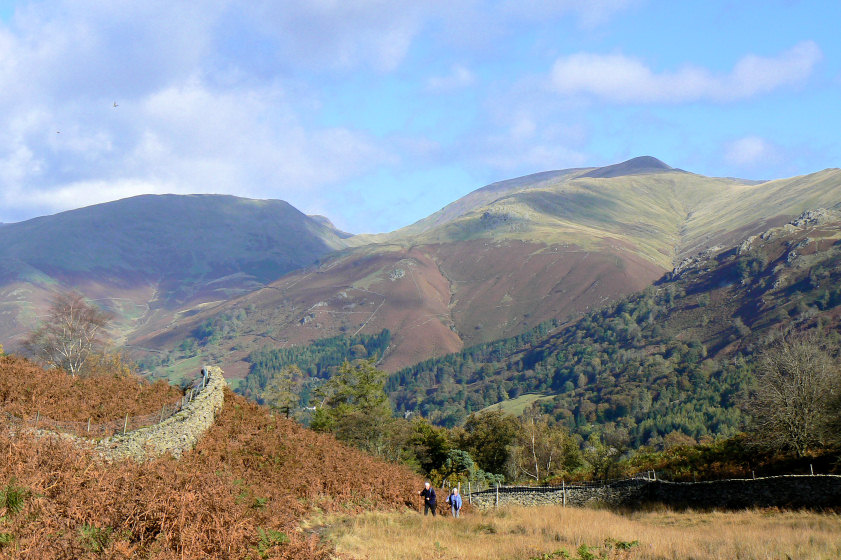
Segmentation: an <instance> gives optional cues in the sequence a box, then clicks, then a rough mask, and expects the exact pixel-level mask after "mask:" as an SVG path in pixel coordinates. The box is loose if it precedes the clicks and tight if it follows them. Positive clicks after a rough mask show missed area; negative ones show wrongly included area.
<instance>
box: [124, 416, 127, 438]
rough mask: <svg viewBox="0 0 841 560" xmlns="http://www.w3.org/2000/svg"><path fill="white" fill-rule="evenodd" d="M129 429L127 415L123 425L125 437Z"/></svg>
mask: <svg viewBox="0 0 841 560" xmlns="http://www.w3.org/2000/svg"><path fill="white" fill-rule="evenodd" d="M127 429H128V414H126V421H125V423H124V424H123V435H126V430H127Z"/></svg>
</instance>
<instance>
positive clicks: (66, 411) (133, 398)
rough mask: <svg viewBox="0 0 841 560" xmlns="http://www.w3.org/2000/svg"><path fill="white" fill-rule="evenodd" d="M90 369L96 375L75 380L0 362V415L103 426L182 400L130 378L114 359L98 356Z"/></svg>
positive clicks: (17, 360)
mask: <svg viewBox="0 0 841 560" xmlns="http://www.w3.org/2000/svg"><path fill="white" fill-rule="evenodd" d="M93 367H94V368H96V369H97V370H98V371H100V373H101V374H99V375H94V376H90V377H77V376H71V375H68V374H67V373H65V372H64V371H63V370H60V369H49V370H45V369H43V368H41V367H39V366H38V365H36V364H33V363H32V362H29V361H27V360H25V359H23V358H21V357H18V356H13V355H7V356H0V411H5V412H7V413H9V414H14V415H15V416H18V417H20V418H24V417H25V418H28V417H31V416H34V415H35V414H36V413H40V415H41V416H46V417H49V418H52V419H54V420H68V421H76V422H86V421H87V420H88V419H89V418H90V419H91V420H92V421H93V422H104V421H107V420H116V419H120V418H122V417H123V416H125V415H126V414H128V415H130V416H137V415H142V414H149V413H151V412H155V411H157V410H160V409H161V407H162V406H163V405H165V404H170V403H173V402H175V401H177V400H178V399H179V398H180V397H181V395H182V393H181V391H180V390H179V389H178V388H177V387H173V386H172V385H169V384H168V383H166V382H164V381H157V382H155V383H149V382H147V381H145V380H144V379H143V378H140V377H138V376H136V375H133V374H131V372H130V369H129V368H128V367H126V366H125V365H123V364H122V362H121V359H120V357H119V356H98V357H96V359H95V363H94V364H93Z"/></svg>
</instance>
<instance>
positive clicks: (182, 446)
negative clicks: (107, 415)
mask: <svg viewBox="0 0 841 560" xmlns="http://www.w3.org/2000/svg"><path fill="white" fill-rule="evenodd" d="M207 374H208V375H207V381H206V383H205V387H204V388H203V389H202V390H201V391H200V392H199V393H198V394H197V395H196V396H195V397H194V398H193V399H192V400H191V401H190V402H188V403H187V404H185V405H184V407H183V408H182V409H181V410H180V411H179V412H177V413H176V414H174V415H172V416H170V417H169V418H167V419H165V420H164V421H163V422H160V423H159V424H155V425H153V426H148V427H145V428H140V429H138V430H134V431H132V432H127V433H126V434H120V435H115V436H112V437H109V438H105V439H103V440H101V441H100V442H98V443H97V444H96V445H95V446H94V450H95V451H96V452H97V453H99V455H101V456H102V457H103V458H105V459H107V460H120V459H126V458H131V459H134V460H136V461H145V460H148V459H151V458H153V457H157V456H160V455H164V454H167V453H168V454H170V455H172V456H173V457H175V458H176V459H177V458H179V457H181V455H182V453H184V452H185V451H189V450H190V449H192V448H193V447H195V446H196V444H197V443H198V441H199V440H200V439H201V437H202V436H203V435H204V434H205V432H207V430H209V429H210V427H211V426H212V425H213V422H214V421H215V420H216V415H217V414H219V411H221V410H222V405H223V402H224V394H225V387H226V386H227V382H226V381H225V376H224V374H223V372H222V370H221V369H220V368H218V367H208V368H207Z"/></svg>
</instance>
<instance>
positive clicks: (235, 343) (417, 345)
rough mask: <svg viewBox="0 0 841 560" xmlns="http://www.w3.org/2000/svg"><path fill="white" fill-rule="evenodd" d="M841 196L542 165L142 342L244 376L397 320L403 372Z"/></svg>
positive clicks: (563, 313)
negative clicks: (277, 352) (287, 355)
mask: <svg viewBox="0 0 841 560" xmlns="http://www.w3.org/2000/svg"><path fill="white" fill-rule="evenodd" d="M839 204H841V171H839V170H838V169H827V170H824V171H821V172H818V173H814V174H810V175H804V176H801V177H794V178H789V179H780V180H775V181H766V182H761V183H757V182H754V181H747V180H739V179H731V178H715V177H704V176H702V175H698V174H694V173H690V172H687V171H683V170H679V169H674V168H672V167H670V166H668V165H667V164H665V163H663V162H661V161H659V160H657V159H655V158H652V157H641V158H635V159H633V160H629V161H627V162H623V163H621V164H617V165H612V166H607V167H602V168H583V169H568V170H559V171H550V172H546V173H538V174H535V175H529V176H526V177H522V178H519V179H513V180H510V181H503V182H499V183H494V184H492V185H488V186H486V187H483V188H481V189H479V190H477V191H474V192H473V193H470V194H468V195H467V196H465V197H463V198H462V199H459V200H457V201H455V202H453V203H452V204H450V205H448V206H447V207H445V208H443V209H442V210H440V211H439V212H436V213H435V214H433V215H431V216H429V217H428V218H425V219H423V220H421V221H419V222H417V223H415V224H412V225H410V226H408V227H406V228H403V229H400V230H397V231H395V232H391V233H388V234H381V235H376V236H355V237H352V238H350V239H347V240H346V241H347V244H348V246H349V247H348V248H347V249H344V250H342V251H340V252H337V253H333V254H331V255H328V256H325V257H324V258H322V259H321V260H320V262H319V263H318V265H317V266H312V267H308V268H306V269H303V270H299V271H295V272H292V273H290V274H288V275H286V276H283V277H281V278H279V279H277V280H275V281H274V282H272V283H270V284H269V285H267V286H266V287H264V288H261V289H258V290H256V291H254V292H251V293H249V294H246V295H244V296H242V297H241V298H237V299H235V300H231V301H229V302H227V303H224V304H221V305H219V306H217V307H214V308H207V309H203V310H199V311H198V312H197V313H195V314H194V315H190V316H182V317H179V320H178V321H176V322H174V323H173V324H172V325H169V326H167V328H165V329H160V330H158V331H152V330H147V331H145V332H144V333H142V336H138V337H136V338H134V339H133V343H134V344H136V345H138V346H143V347H147V348H154V349H158V350H168V351H169V352H168V353H165V354H163V355H158V356H157V358H156V360H155V362H156V363H155V367H157V366H161V365H162V366H165V367H167V368H169V371H171V372H174V371H177V368H178V364H179V363H180V362H183V361H185V360H190V359H194V356H195V355H197V354H199V355H201V356H203V358H202V359H209V360H212V361H219V362H220V363H221V364H222V365H223V366H224V367H225V370H226V372H228V374H230V375H232V376H233V377H244V376H245V375H246V374H247V372H248V371H249V369H250V367H251V366H250V363H249V361H248V356H249V355H250V354H251V353H252V352H253V351H255V350H258V349H261V348H266V347H268V348H278V347H286V346H289V345H297V344H306V343H307V342H309V341H312V340H316V339H322V338H328V337H332V336H337V335H342V334H346V335H356V334H369V335H374V334H377V333H379V332H381V331H382V330H383V329H388V330H389V331H390V333H391V343H390V346H389V349H388V351H387V352H386V353H385V356H383V357H382V361H381V364H382V366H383V367H384V368H386V369H388V370H390V371H396V370H398V369H400V368H402V367H405V366H408V365H411V364H414V363H417V362H419V361H422V360H425V359H428V358H430V357H431V356H438V355H443V354H447V353H449V352H454V351H458V350H460V349H461V348H463V347H466V346H472V345H475V344H479V343H483V342H488V341H492V340H496V339H499V338H504V337H510V336H514V335H517V334H519V333H522V332H525V331H528V330H529V329H530V328H533V327H535V326H536V325H539V324H541V323H543V322H545V321H547V320H552V319H554V320H560V321H562V322H563V321H572V320H575V319H577V318H578V317H580V316H581V315H582V314H584V313H587V312H589V311H590V310H593V309H597V308H600V307H602V306H604V305H605V304H607V303H609V302H611V301H614V300H617V299H619V298H621V297H623V296H625V295H627V294H631V293H634V292H636V291H638V290H641V289H643V288H645V287H646V286H648V285H650V284H651V283H652V282H654V281H655V280H657V279H658V278H660V277H662V275H663V274H664V273H666V272H668V271H670V270H672V268H673V267H675V266H676V265H677V264H678V263H680V262H681V261H682V260H684V259H685V258H687V257H689V256H692V255H695V254H698V253H699V252H702V251H705V250H707V249H709V248H712V247H730V246H732V245H733V244H735V243H738V242H740V240H742V239H744V238H745V237H746V236H748V235H753V234H756V233H759V232H762V231H764V230H766V229H768V228H769V227H773V226H777V225H781V224H784V223H786V222H788V221H789V220H791V219H792V218H794V217H796V216H798V215H799V214H800V213H802V212H803V211H805V210H808V209H812V208H818V207H826V208H833V207H837V206H839ZM208 329H209V330H210V331H212V332H213V333H215V334H214V336H207V332H208ZM175 348H180V349H179V350H178V351H172V349H175Z"/></svg>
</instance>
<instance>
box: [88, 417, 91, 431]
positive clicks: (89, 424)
mask: <svg viewBox="0 0 841 560" xmlns="http://www.w3.org/2000/svg"><path fill="white" fill-rule="evenodd" d="M88 433H91V419H90V416H88Z"/></svg>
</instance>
